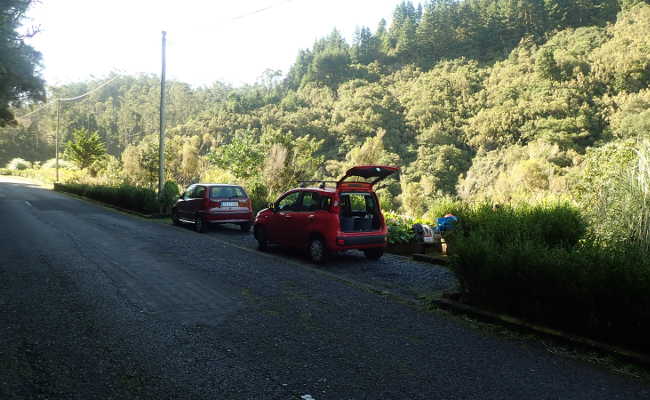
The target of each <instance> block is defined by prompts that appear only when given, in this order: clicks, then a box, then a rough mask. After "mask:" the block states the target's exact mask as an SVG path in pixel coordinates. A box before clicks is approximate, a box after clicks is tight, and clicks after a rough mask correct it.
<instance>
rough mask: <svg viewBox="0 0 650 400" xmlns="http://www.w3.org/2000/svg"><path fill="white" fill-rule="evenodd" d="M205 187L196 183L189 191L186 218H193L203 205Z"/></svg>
mask: <svg viewBox="0 0 650 400" xmlns="http://www.w3.org/2000/svg"><path fill="white" fill-rule="evenodd" d="M206 192H207V188H206V187H205V186H201V185H196V186H194V190H192V193H190V197H191V198H190V199H189V200H188V201H187V212H188V218H189V219H194V217H195V216H196V214H197V213H198V212H199V211H200V210H201V208H202V207H203V200H204V199H205V196H206Z"/></svg>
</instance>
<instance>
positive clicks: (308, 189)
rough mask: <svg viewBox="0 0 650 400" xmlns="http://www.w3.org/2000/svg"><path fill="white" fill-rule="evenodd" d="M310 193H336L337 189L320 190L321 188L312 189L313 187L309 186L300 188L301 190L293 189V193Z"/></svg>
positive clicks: (326, 188)
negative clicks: (300, 191)
mask: <svg viewBox="0 0 650 400" xmlns="http://www.w3.org/2000/svg"><path fill="white" fill-rule="evenodd" d="M299 190H302V191H310V192H323V193H335V192H336V188H333V187H324V188H319V187H312V186H307V187H299V188H294V189H291V191H299Z"/></svg>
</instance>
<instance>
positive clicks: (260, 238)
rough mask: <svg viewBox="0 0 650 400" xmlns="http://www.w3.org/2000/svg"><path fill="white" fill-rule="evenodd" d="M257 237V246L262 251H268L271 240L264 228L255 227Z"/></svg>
mask: <svg viewBox="0 0 650 400" xmlns="http://www.w3.org/2000/svg"><path fill="white" fill-rule="evenodd" d="M255 239H257V248H258V250H260V251H266V250H267V249H268V248H269V242H268V240H267V238H266V232H264V228H262V227H259V228H256V229H255Z"/></svg>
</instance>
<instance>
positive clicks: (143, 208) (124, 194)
mask: <svg viewBox="0 0 650 400" xmlns="http://www.w3.org/2000/svg"><path fill="white" fill-rule="evenodd" d="M54 190H58V191H62V192H68V193H74V194H77V195H80V196H84V197H88V198H91V199H94V200H98V201H101V202H104V203H107V204H112V205H114V206H118V207H121V208H125V209H127V210H133V211H138V212H144V213H156V212H158V201H157V200H156V192H154V191H153V190H151V189H146V188H142V187H137V186H131V185H120V186H102V185H88V184H80V183H65V184H60V183H58V184H55V185H54Z"/></svg>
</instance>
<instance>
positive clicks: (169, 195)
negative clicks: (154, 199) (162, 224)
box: [159, 181, 181, 213]
mask: <svg viewBox="0 0 650 400" xmlns="http://www.w3.org/2000/svg"><path fill="white" fill-rule="evenodd" d="M180 193H181V192H180V191H179V189H178V185H177V184H176V182H172V181H167V182H165V184H164V185H163V189H162V193H161V194H160V199H159V201H160V206H161V208H162V210H163V212H164V213H167V212H168V211H169V210H170V209H171V206H172V205H174V202H175V201H176V199H178V196H179V195H180Z"/></svg>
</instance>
